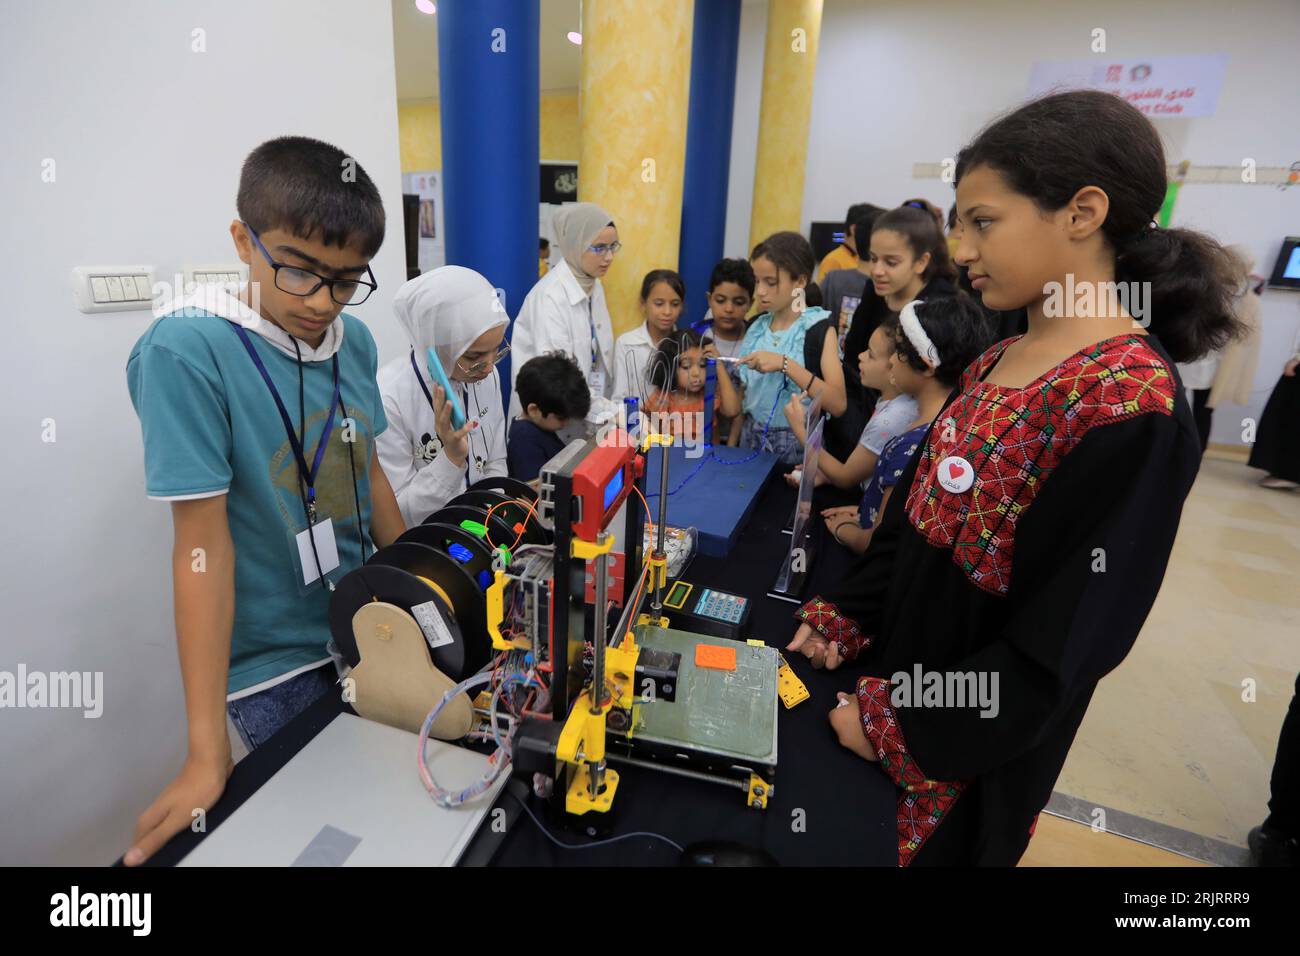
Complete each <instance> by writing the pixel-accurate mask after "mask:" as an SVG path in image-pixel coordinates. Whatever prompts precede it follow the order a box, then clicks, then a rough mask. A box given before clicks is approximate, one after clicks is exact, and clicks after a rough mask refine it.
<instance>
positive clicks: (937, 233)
mask: <svg viewBox="0 0 1300 956" xmlns="http://www.w3.org/2000/svg"><path fill="white" fill-rule="evenodd" d="M913 201H914V202H919V201H920V200H913ZM882 229H888V230H889V231H890V232H896V233H898V234H899V235H900V236H902V237H903V240H904V241H905V242H906V243H907V247H908V248H909V249H911V250H912V255H913V257H915V258H917V259H919V258H921V256H923V255H925V254H926V253H927V252H928V253H929V254H930V261H929V263H928V264H927V265H926V267H925V271H924V272H922V273H921V281H922V283H924V284H925V285H929V284H930V283H931V282H933V281H934V280H935V279H947V280H948V281H949V282H952V281H954V280H955V279H956V278H957V270H956V268H955V267H954V266H953V264H952V258H951V257H950V256H949V255H948V240H947V239H946V238H944V235H943V232H942V231H941V230H940V228H939V224H938V223H937V222H936V221H935V218H934V216H932V215H931V214H930V212H929V210H928V209H919V208H917V207H916V206H899V207H898V208H897V209H891V210H889V212H887V213H885V214H884V215H882V216H880V217H879V218H878V219H876V221H875V224H874V225H872V227H871V232H872V235H875V234H876V233H877V232H880V230H882Z"/></svg>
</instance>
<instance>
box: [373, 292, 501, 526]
mask: <svg viewBox="0 0 1300 956" xmlns="http://www.w3.org/2000/svg"><path fill="white" fill-rule="evenodd" d="M393 305H394V308H395V309H396V311H397V318H398V321H399V322H401V323H402V327H403V328H404V329H406V334H407V336H408V337H409V338H410V340H411V346H412V348H411V351H410V352H408V353H407V354H406V355H404V356H402V357H401V358H399V359H394V360H393V361H391V362H389V363H387V364H386V365H384V366H383V367H382V368H381V369H380V370H379V392H380V395H381V396H382V397H383V400H384V412H385V413H386V414H387V416H388V429H387V430H386V431H384V432H383V433H382V434H380V436H379V437H378V438H377V439H376V441H375V446H376V449H377V450H378V453H379V463H380V464H381V465H382V466H383V469H384V473H385V474H386V475H387V476H388V481H389V484H391V485H392V486H393V493H394V494H395V495H396V496H397V505H398V507H399V508H401V510H402V517H403V518H405V519H406V523H407V526H408V527H409V526H412V525H416V524H420V523H421V522H422V521H424V519H425V518H427V517H428V516H429V515H430V514H432V513H433V512H434V511H436V510H438V509H439V508H441V507H442V506H443V505H445V504H446V503H447V502H448V501H449V500H451V499H452V498H454V497H455V496H456V495H458V494H460V493H461V492H462V491H464V490H465V488H466V487H468V486H469V485H471V484H473V483H474V482H476V481H478V480H479V479H480V478H486V477H488V476H494V475H504V474H505V473H506V421H505V415H504V414H503V413H502V408H501V380H500V378H499V376H498V375H497V370H496V363H497V362H499V361H500V360H501V359H502V357H504V356H505V354H506V352H508V351H509V350H510V346H509V345H505V344H503V343H504V342H505V334H506V325H507V324H508V323H509V321H510V320H509V316H507V315H506V311H505V309H504V308H502V306H501V301H500V300H499V299H498V298H497V294H496V290H495V289H493V288H492V284H491V283H490V282H488V281H487V279H485V278H483V277H482V276H481V275H479V274H478V273H477V272H475V271H473V270H472V269H465V268H462V267H461V266H444V267H442V268H441V269H434V270H433V271H432V272H428V273H425V274H424V275H422V276H418V277H416V278H414V279H412V280H411V281H409V282H407V283H406V284H405V285H403V286H402V287H401V288H400V289H398V290H397V296H396V298H395V299H394V301H393ZM429 349H433V351H434V353H435V354H436V355H437V356H438V360H439V361H440V362H441V363H442V368H443V371H445V372H446V373H447V378H448V379H449V380H450V381H451V384H452V388H453V389H455V391H456V398H457V400H458V401H459V402H460V403H461V408H462V409H463V410H464V412H465V417H466V422H465V425H464V427H462V428H453V427H452V424H451V403H450V402H448V401H447V400H446V396H445V394H444V392H443V389H442V386H440V385H437V384H436V383H435V382H434V381H433V380H432V379H431V378H430V377H429V372H428V350H429Z"/></svg>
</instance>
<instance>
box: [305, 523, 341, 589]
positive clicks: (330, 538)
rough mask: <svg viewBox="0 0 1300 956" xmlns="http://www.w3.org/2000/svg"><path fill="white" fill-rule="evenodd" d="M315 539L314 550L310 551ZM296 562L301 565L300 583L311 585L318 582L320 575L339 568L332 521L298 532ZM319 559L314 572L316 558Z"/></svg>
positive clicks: (337, 549)
mask: <svg viewBox="0 0 1300 956" xmlns="http://www.w3.org/2000/svg"><path fill="white" fill-rule="evenodd" d="M313 538H315V541H316V550H315V552H314V553H313V551H312V539H313ZM297 541H298V560H299V562H300V563H301V564H302V583H303V584H311V583H312V582H313V581H316V580H319V579H320V576H321V575H322V574H329V573H330V572H331V571H333V570H334V569H335V568H337V567H338V566H339V548H338V545H337V544H336V543H335V541H334V519H333V518H326V519H325V520H324V521H317V522H316V525H315V527H313V528H309V529H307V530H306V531H300V532H298V538H297ZM317 557H319V558H320V570H319V571H317V570H316V558H317Z"/></svg>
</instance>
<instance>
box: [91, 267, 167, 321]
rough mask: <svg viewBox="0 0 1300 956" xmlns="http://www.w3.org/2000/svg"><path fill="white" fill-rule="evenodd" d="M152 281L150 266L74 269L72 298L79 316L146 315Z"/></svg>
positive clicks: (152, 273)
mask: <svg viewBox="0 0 1300 956" xmlns="http://www.w3.org/2000/svg"><path fill="white" fill-rule="evenodd" d="M153 279H154V267H153V266H147V265H110V266H76V267H75V268H73V270H72V296H73V299H74V300H75V302H76V304H77V308H78V309H80V310H81V311H82V312H138V311H149V310H150V307H151V303H152V300H153Z"/></svg>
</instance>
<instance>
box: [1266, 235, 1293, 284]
mask: <svg viewBox="0 0 1300 956" xmlns="http://www.w3.org/2000/svg"><path fill="white" fill-rule="evenodd" d="M1268 284H1269V287H1270V288H1273V289H1300V236H1287V237H1286V238H1285V239H1283V240H1282V248H1281V249H1279V250H1278V253H1277V262H1276V263H1274V264H1273V274H1272V275H1271V276H1269V279H1268Z"/></svg>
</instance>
